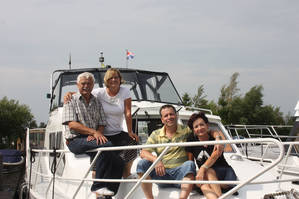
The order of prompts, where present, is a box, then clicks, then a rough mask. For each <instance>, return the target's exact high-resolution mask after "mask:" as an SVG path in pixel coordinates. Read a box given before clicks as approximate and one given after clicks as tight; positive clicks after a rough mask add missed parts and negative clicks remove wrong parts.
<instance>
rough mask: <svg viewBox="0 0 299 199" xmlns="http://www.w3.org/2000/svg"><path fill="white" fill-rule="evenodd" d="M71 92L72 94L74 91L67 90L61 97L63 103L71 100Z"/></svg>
mask: <svg viewBox="0 0 299 199" xmlns="http://www.w3.org/2000/svg"><path fill="white" fill-rule="evenodd" d="M73 94H74V92H67V93H66V94H65V95H64V97H63V103H64V104H66V103H68V102H69V101H71V99H72V95H73Z"/></svg>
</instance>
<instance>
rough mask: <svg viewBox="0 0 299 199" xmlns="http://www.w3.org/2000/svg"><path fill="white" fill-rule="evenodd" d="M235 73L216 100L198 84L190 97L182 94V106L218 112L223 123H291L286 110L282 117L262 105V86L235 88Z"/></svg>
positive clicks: (274, 107) (281, 114) (278, 111)
mask: <svg viewBox="0 0 299 199" xmlns="http://www.w3.org/2000/svg"><path fill="white" fill-rule="evenodd" d="M238 77H239V73H237V72H236V73H234V74H233V75H232V76H231V77H230V81H229V83H228V84H225V85H223V86H222V87H221V90H220V95H219V98H218V101H217V102H214V101H213V100H211V101H209V100H207V99H206V97H207V95H206V94H205V92H204V86H203V85H200V86H199V87H198V89H197V93H196V94H195V95H194V96H193V97H192V96H190V95H189V94H188V93H186V92H185V93H184V94H183V96H182V100H183V104H184V105H185V106H193V107H198V108H206V109H210V110H211V111H212V112H213V114H214V115H219V116H220V117H221V119H222V122H223V124H225V125H226V124H247V125H250V124H255V125H263V124H273V125H274V124H275V125H286V124H293V122H294V120H293V118H292V117H291V115H290V113H288V114H287V115H286V116H285V117H284V116H283V113H282V112H281V111H280V108H279V107H276V106H273V105H264V101H263V86H262V85H255V86H253V87H252V88H251V89H250V90H249V91H248V92H246V93H245V94H244V95H241V94H240V89H239V88H238V81H237V79H238Z"/></svg>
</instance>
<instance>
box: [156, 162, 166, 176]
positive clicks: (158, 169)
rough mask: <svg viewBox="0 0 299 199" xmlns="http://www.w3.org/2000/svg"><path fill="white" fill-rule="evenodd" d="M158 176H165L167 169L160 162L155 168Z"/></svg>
mask: <svg viewBox="0 0 299 199" xmlns="http://www.w3.org/2000/svg"><path fill="white" fill-rule="evenodd" d="M155 170H156V174H157V175H158V176H164V175H165V167H164V164H163V163H162V162H161V161H159V162H158V163H157V164H156V166H155Z"/></svg>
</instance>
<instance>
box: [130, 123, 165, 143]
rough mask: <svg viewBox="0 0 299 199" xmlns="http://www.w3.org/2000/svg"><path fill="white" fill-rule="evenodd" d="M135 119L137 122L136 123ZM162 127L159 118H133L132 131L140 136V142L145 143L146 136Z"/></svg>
mask: <svg viewBox="0 0 299 199" xmlns="http://www.w3.org/2000/svg"><path fill="white" fill-rule="evenodd" d="M136 121H137V123H136ZM161 127H162V123H161V120H160V119H138V120H136V119H135V120H133V131H134V132H136V133H137V134H138V136H139V138H140V142H141V144H145V143H146V141H147V138H148V136H149V135H150V134H151V133H152V132H153V131H154V130H156V129H159V128H161Z"/></svg>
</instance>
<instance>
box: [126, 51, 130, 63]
mask: <svg viewBox="0 0 299 199" xmlns="http://www.w3.org/2000/svg"><path fill="white" fill-rule="evenodd" d="M128 60H129V59H128V49H126V68H128Z"/></svg>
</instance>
